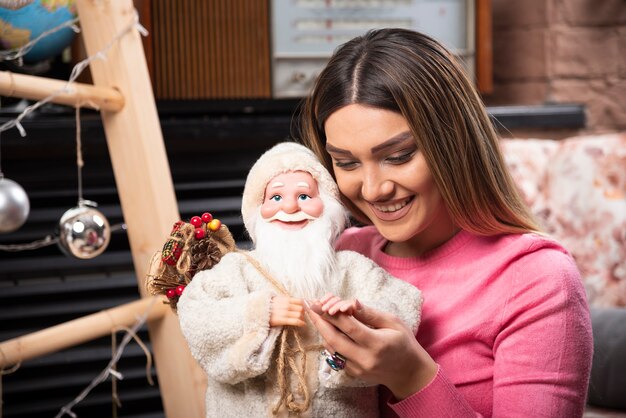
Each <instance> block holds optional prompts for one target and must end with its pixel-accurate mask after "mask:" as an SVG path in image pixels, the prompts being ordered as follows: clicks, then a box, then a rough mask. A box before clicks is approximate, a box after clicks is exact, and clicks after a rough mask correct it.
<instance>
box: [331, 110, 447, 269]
mask: <svg viewBox="0 0 626 418" xmlns="http://www.w3.org/2000/svg"><path fill="white" fill-rule="evenodd" d="M324 127H325V131H326V138H327V142H326V150H327V151H328V153H329V154H330V156H331V157H332V161H333V169H334V173H335V176H336V178H337V184H338V185H339V189H340V190H341V192H342V193H343V194H344V195H345V197H347V198H348V199H349V200H350V201H351V202H352V203H353V204H354V205H355V206H356V207H357V208H358V209H360V210H361V211H362V212H363V213H364V214H365V215H366V216H367V217H368V218H369V219H370V221H371V222H372V223H373V224H374V226H376V228H377V229H378V231H379V232H380V233H381V234H382V235H383V236H384V237H385V238H386V239H387V240H389V241H390V243H389V244H388V245H387V247H386V249H385V251H386V252H387V253H389V254H392V255H398V256H405V257H406V256H413V255H417V254H421V253H423V252H425V251H428V250H430V249H432V248H435V247H437V246H438V245H440V244H442V243H443V242H445V241H447V240H448V239H449V238H450V237H451V236H452V235H454V233H455V232H456V231H457V228H456V227H455V226H454V225H453V223H452V221H451V219H450V216H449V215H448V211H447V210H446V208H445V205H444V202H443V199H442V197H441V194H440V193H439V189H438V188H437V186H436V185H435V182H434V180H433V176H432V174H431V172H430V169H429V168H428V166H427V164H426V160H425V159H424V156H423V154H422V153H421V152H420V150H419V149H418V148H417V144H416V141H415V140H414V138H413V135H412V134H411V131H410V129H409V126H408V124H407V121H406V120H405V119H404V117H403V116H402V115H401V114H399V113H396V112H391V111H388V110H383V109H377V108H373V107H367V106H363V105H359V104H351V105H348V106H345V107H343V108H341V109H339V110H337V111H336V112H335V113H333V114H331V115H330V117H329V118H328V119H327V120H326V124H325V125H324Z"/></svg>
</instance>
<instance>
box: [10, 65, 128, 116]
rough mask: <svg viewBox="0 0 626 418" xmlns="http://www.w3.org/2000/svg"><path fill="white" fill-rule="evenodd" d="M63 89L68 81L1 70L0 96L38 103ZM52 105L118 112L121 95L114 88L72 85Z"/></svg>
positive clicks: (122, 97)
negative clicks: (21, 98) (37, 101)
mask: <svg viewBox="0 0 626 418" xmlns="http://www.w3.org/2000/svg"><path fill="white" fill-rule="evenodd" d="M66 87H68V86H67V81H63V80H55V79H53V78H46V77H37V76H34V75H25V74H16V73H12V72H9V71H0V95H2V96H7V97H23V98H24V99H30V100H41V99H44V98H46V97H48V96H50V95H51V94H53V93H56V92H59V91H62V90H63V89H64V88H66ZM51 102H53V103H58V104H63V105H68V106H76V105H77V104H79V105H80V106H82V107H89V108H92V109H100V110H109V111H112V112H117V111H119V110H121V109H122V108H123V107H124V96H122V94H121V93H120V92H119V91H117V90H116V89H115V88H110V87H95V86H92V85H89V84H83V83H76V82H74V83H71V84H70V85H69V91H68V92H63V93H59V94H58V95H56V96H55V97H53V98H52V100H51Z"/></svg>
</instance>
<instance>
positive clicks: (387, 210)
mask: <svg viewBox="0 0 626 418" xmlns="http://www.w3.org/2000/svg"><path fill="white" fill-rule="evenodd" d="M411 200H413V197H407V198H406V199H404V200H403V201H402V202H398V203H395V204H393V205H375V204H373V203H372V206H373V207H374V209H376V210H378V211H380V212H383V213H390V212H396V211H399V210H400V209H402V208H403V207H405V206H406V205H408V204H409V203H410V202H411Z"/></svg>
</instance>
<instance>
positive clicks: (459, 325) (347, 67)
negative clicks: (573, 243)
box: [298, 29, 593, 417]
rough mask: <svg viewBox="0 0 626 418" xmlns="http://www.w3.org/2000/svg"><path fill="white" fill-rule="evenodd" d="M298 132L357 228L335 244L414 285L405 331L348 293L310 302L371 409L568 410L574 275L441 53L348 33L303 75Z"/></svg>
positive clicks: (550, 413)
mask: <svg viewBox="0 0 626 418" xmlns="http://www.w3.org/2000/svg"><path fill="white" fill-rule="evenodd" d="M299 129H300V130H299V133H298V136H299V138H300V139H301V140H302V141H304V142H305V143H306V144H307V145H308V146H309V147H310V148H311V149H312V150H313V151H314V152H315V153H316V154H317V155H318V157H319V158H320V159H321V160H322V161H323V162H324V163H325V165H326V166H327V167H328V168H329V170H330V171H331V173H333V175H334V177H335V178H336V180H337V183H338V185H339V189H340V191H341V193H342V198H343V200H344V203H345V204H346V205H347V206H348V207H349V208H350V210H351V212H352V215H353V216H354V218H356V219H357V220H358V221H360V222H362V223H363V224H365V225H366V226H364V227H360V228H350V229H348V230H347V231H346V232H344V234H343V235H342V237H341V238H340V241H339V243H338V247H339V249H344V250H345V249H348V250H354V251H357V252H359V253H361V254H364V255H366V256H368V257H370V258H371V259H373V260H374V261H375V262H376V263H378V264H379V265H380V266H382V267H383V268H385V269H386V270H387V271H389V272H390V273H391V274H392V275H394V276H396V277H400V278H402V279H403V280H406V281H407V282H409V283H412V284H414V285H415V286H417V287H418V288H420V289H421V290H422V292H423V296H424V305H423V312H422V322H421V325H420V329H419V330H418V333H417V335H416V336H415V335H413V334H412V333H411V332H410V331H409V330H408V329H407V328H406V327H405V326H404V325H402V324H401V323H400V321H398V320H397V319H396V318H394V317H393V316H391V315H387V314H384V313H381V312H379V311H376V310H374V309H372V308H370V307H367V306H363V305H360V304H359V303H356V304H355V301H341V300H339V299H338V298H335V297H328V298H325V299H324V300H322V301H319V302H318V303H315V304H313V305H312V306H311V309H310V312H309V313H310V316H311V318H312V320H313V322H314V325H315V326H316V327H317V328H318V330H319V332H320V333H321V335H322V337H323V339H324V341H325V346H326V349H327V350H328V351H329V352H331V353H333V352H336V353H340V354H341V355H342V356H343V357H344V358H346V359H347V361H346V364H345V369H344V371H343V372H345V373H348V374H349V375H353V376H357V377H360V378H362V379H365V380H367V381H370V382H375V383H378V384H380V385H382V386H383V387H384V388H383V387H381V391H382V392H383V396H381V405H380V408H381V413H382V415H383V416H394V415H395V414H397V415H400V416H406V417H409V416H410V417H413V416H424V417H444V416H446V417H466V416H494V417H518V416H519V417H539V416H546V417H575V416H581V415H582V413H583V409H584V405H585V398H586V393H587V384H588V381H589V372H590V368H591V357H592V350H593V341H592V334H591V325H590V320H589V310H588V306H587V302H586V297H585V293H584V289H583V286H582V283H581V278H580V274H579V272H578V270H577V268H576V265H575V263H574V261H573V259H572V258H571V256H570V255H569V253H568V252H567V251H566V250H565V249H564V248H563V247H562V246H560V245H559V244H558V243H557V242H555V241H554V240H552V239H550V238H549V237H547V236H545V235H543V234H541V233H540V232H539V227H538V226H537V224H536V223H535V221H534V220H533V218H532V216H531V215H530V213H529V211H528V210H527V208H526V207H525V205H524V203H523V201H522V200H521V198H520V196H519V195H518V193H517V192H516V188H515V185H514V183H513V182H512V180H511V177H510V176H509V174H508V173H507V171H506V168H505V165H504V162H503V159H502V156H501V153H500V151H499V149H498V142H497V137H496V134H495V132H494V129H493V127H492V123H491V121H490V119H489V116H488V114H487V113H486V111H485V108H484V106H483V104H482V102H481V99H480V97H479V96H478V93H477V92H476V91H475V89H474V87H473V84H472V82H471V81H470V80H469V79H468V78H467V77H466V76H465V75H464V72H463V70H462V68H461V66H460V65H459V64H457V63H456V62H455V61H454V59H453V57H452V56H451V54H450V53H449V52H448V51H447V50H446V49H445V48H444V47H442V46H441V45H440V44H439V43H437V42H436V41H434V40H433V39H431V38H429V37H427V36H425V35H422V34H420V33H416V32H412V31H408V30H401V29H383V30H377V31H372V32H369V33H367V34H366V35H364V36H362V37H358V38H355V39H353V40H351V41H349V42H348V43H346V44H344V45H343V46H341V47H340V48H339V49H338V50H337V51H336V52H335V53H334V55H333V56H332V58H331V59H330V62H329V63H328V65H327V67H326V68H325V69H324V70H323V71H322V73H321V74H320V75H319V77H318V80H317V83H316V85H315V86H314V88H313V91H312V93H311V95H310V97H309V98H307V100H306V101H305V103H304V105H303V108H302V112H301V114H300V119H299ZM368 225H369V226H368ZM355 305H356V306H358V307H359V308H358V309H357V310H356V311H355V312H354V314H353V315H336V312H337V311H341V310H342V309H343V307H344V306H345V307H347V306H355ZM331 314H332V315H331Z"/></svg>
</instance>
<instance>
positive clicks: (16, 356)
mask: <svg viewBox="0 0 626 418" xmlns="http://www.w3.org/2000/svg"><path fill="white" fill-rule="evenodd" d="M168 311H170V307H169V305H165V304H164V303H162V299H161V298H159V297H156V296H154V297H150V298H143V299H139V300H138V301H135V302H130V303H127V304H125V305H121V306H118V307H115V308H111V309H107V310H104V311H100V312H97V313H94V314H91V315H87V316H84V317H82V318H78V319H74V320H72V321H68V322H65V323H63V324H59V325H55V326H53V327H50V328H46V329H44V330H41V331H36V332H33V333H30V334H27V335H23V336H21V337H17V338H13V339H10V340H7V341H4V342H2V343H0V353H1V354H2V355H0V369H4V368H7V367H9V366H12V365H15V364H18V363H21V362H23V361H26V360H30V359H33V358H35V357H39V356H44V355H46V354H50V353H54V352H56V351H59V350H63V349H65V348H69V347H73V346H75V345H78V344H82V343H84V342H87V341H91V340H94V339H96V338H100V337H103V336H105V335H107V334H110V333H111V332H112V331H113V330H114V329H115V328H116V327H119V326H126V327H130V326H132V325H133V324H134V323H135V322H136V321H137V320H138V319H139V318H140V316H141V315H144V314H146V315H147V316H146V321H147V322H149V321H153V320H155V319H160V318H162V317H163V316H164V315H165V314H166V313H167V312H168Z"/></svg>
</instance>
